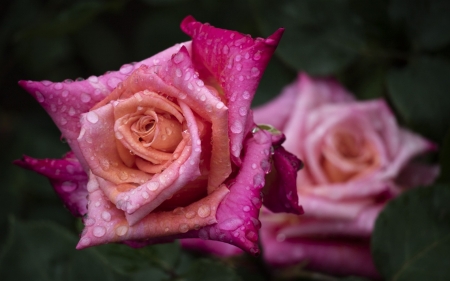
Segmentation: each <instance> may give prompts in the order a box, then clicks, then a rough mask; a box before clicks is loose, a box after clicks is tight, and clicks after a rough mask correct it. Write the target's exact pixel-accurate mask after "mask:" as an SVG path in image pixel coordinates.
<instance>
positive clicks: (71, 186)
mask: <svg viewBox="0 0 450 281" xmlns="http://www.w3.org/2000/svg"><path fill="white" fill-rule="evenodd" d="M76 188H77V184H76V183H74V182H71V181H65V182H63V183H62V185H61V189H62V190H63V191H64V192H72V191H74V190H75V189H76Z"/></svg>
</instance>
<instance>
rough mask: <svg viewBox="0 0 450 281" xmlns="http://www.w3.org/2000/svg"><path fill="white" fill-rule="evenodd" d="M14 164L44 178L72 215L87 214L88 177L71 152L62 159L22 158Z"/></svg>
mask: <svg viewBox="0 0 450 281" xmlns="http://www.w3.org/2000/svg"><path fill="white" fill-rule="evenodd" d="M14 164H16V165H18V166H20V167H22V168H25V169H29V170H32V171H35V172H37V173H39V174H41V175H43V176H46V177H47V178H48V179H49V180H50V183H51V184H52V186H53V189H54V190H55V192H56V194H58V196H59V198H61V200H62V201H63V203H64V205H65V206H66V207H67V209H69V211H70V212H71V213H72V215H74V216H76V217H81V216H83V215H84V214H86V213H87V209H86V206H87V195H88V192H87V190H86V185H87V182H88V177H87V175H86V173H85V172H84V171H83V168H82V167H81V164H80V162H79V161H78V160H77V159H76V158H75V156H74V154H73V153H72V152H68V153H67V154H66V155H64V156H63V158H62V159H34V158H31V157H28V156H24V157H23V158H22V159H21V160H16V161H14Z"/></svg>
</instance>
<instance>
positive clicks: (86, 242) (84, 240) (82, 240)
mask: <svg viewBox="0 0 450 281" xmlns="http://www.w3.org/2000/svg"><path fill="white" fill-rule="evenodd" d="M80 244H81V245H83V246H87V245H89V244H91V239H89V238H88V237H83V238H81V240H80Z"/></svg>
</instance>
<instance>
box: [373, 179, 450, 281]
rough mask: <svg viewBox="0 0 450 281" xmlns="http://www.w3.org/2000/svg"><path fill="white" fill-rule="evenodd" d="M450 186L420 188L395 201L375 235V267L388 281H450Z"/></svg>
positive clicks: (386, 210)
mask: <svg viewBox="0 0 450 281" xmlns="http://www.w3.org/2000/svg"><path fill="white" fill-rule="evenodd" d="M449 201H450V186H449V185H435V186H433V187H428V188H417V189H414V190H411V191H409V192H406V193H404V194H402V195H400V196H399V197H398V198H396V199H394V200H392V201H391V202H390V203H388V205H387V206H386V208H385V209H384V210H383V211H382V213H381V214H380V215H379V217H378V219H377V221H376V224H375V230H374V232H373V234H372V254H373V257H374V261H375V264H376V266H377V268H378V270H379V271H380V272H381V274H382V275H383V276H384V277H385V278H386V280H396V281H402V280H405V281H415V280H417V281H419V280H420V281H423V280H450V267H449V266H448V253H449V252H450V204H449V203H448V202H449Z"/></svg>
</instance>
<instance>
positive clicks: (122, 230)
mask: <svg viewBox="0 0 450 281" xmlns="http://www.w3.org/2000/svg"><path fill="white" fill-rule="evenodd" d="M127 232H128V226H126V225H122V226H119V227H118V228H116V234H117V236H124V235H125V234H127Z"/></svg>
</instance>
